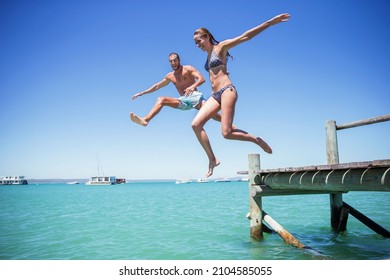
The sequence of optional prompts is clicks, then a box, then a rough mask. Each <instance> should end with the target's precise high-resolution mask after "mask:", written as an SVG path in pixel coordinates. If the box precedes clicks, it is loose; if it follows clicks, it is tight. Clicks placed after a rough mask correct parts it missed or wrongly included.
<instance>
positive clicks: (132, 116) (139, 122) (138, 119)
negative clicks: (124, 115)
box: [130, 112, 148, 126]
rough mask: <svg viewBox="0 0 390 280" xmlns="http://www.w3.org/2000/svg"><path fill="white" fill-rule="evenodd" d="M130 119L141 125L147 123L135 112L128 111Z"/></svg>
mask: <svg viewBox="0 0 390 280" xmlns="http://www.w3.org/2000/svg"><path fill="white" fill-rule="evenodd" d="M130 119H131V120H132V121H133V122H135V123H137V124H139V125H142V126H147V125H148V122H147V121H145V120H144V119H143V118H140V117H138V116H137V115H136V114H134V113H132V112H131V113H130Z"/></svg>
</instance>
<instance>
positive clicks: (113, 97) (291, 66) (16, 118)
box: [0, 0, 390, 179]
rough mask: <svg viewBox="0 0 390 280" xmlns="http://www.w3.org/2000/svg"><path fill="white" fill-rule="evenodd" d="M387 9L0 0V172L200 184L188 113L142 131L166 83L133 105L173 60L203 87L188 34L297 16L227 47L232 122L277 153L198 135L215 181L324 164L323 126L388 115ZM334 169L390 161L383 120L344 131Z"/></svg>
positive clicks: (370, 4)
mask: <svg viewBox="0 0 390 280" xmlns="http://www.w3.org/2000/svg"><path fill="white" fill-rule="evenodd" d="M388 8H389V4H388V3H387V1H378V0H376V1H353V0H345V1H336V0H330V1H311V0H303V1H283V0H281V1H259V0H241V1H228V2H226V1H219V0H214V1H203V0H200V1H192V2H191V1H157V0H155V1H151V0H145V1H73V0H67V1H62V0H60V1H20V0H13V1H10V0H6V1H4V0H3V1H1V3H0V38H1V39H0V40H1V44H0V61H1V63H0V81H1V83H0V104H1V109H0V127H1V134H0V158H1V159H0V175H25V176H26V177H27V178H88V177H89V176H93V175H96V174H97V155H98V157H99V160H100V162H101V164H102V166H103V170H104V174H105V175H115V176H117V177H125V178H128V179H158V178H162V179H169V178H173V179H175V178H200V177H202V176H203V175H204V173H205V172H206V171H207V166H208V161H207V157H206V155H205V153H204V152H203V150H202V148H201V146H200V144H199V143H198V142H197V140H196V138H195V135H194V133H193V131H192V129H191V125H190V124H191V120H192V118H193V117H194V116H195V113H196V111H187V112H182V111H178V110H174V109H171V108H164V109H163V111H162V112H161V113H160V114H159V115H158V116H157V117H156V118H155V119H154V120H153V121H152V122H151V123H150V124H149V126H148V127H141V126H138V125H136V124H134V123H131V122H130V121H129V117H128V115H129V112H130V111H133V112H135V113H137V114H139V115H144V114H146V113H147V112H148V111H149V110H150V108H151V107H152V106H153V105H154V103H155V100H156V98H157V97H158V96H177V92H176V90H175V88H174V86H173V85H168V86H167V87H165V88H163V89H161V90H159V91H157V92H155V93H152V94H149V95H145V96H142V97H140V98H138V99H137V100H131V99H130V97H131V96H132V95H133V94H135V93H137V92H139V91H142V90H145V89H147V88H149V87H150V86H151V85H152V84H154V83H155V82H157V81H160V80H161V79H162V78H163V77H164V76H165V74H166V73H168V72H169V71H171V68H170V66H169V63H168V58H167V56H168V54H169V53H170V52H172V51H175V52H178V53H179V54H180V55H181V59H182V64H191V65H193V66H195V67H196V68H198V70H200V72H201V73H202V74H203V75H204V76H205V78H206V83H205V84H204V85H202V86H201V87H200V88H199V90H201V91H202V92H203V93H204V94H205V95H206V97H209V95H210V91H211V86H210V83H209V81H208V78H207V73H206V72H205V70H204V69H203V65H204V62H205V59H206V54H205V53H203V52H202V51H201V50H199V49H198V48H197V47H196V46H195V44H194V42H193V38H192V36H193V32H194V30H196V29H197V28H199V27H206V28H208V29H209V30H210V31H211V33H213V35H214V36H215V37H216V39H218V40H223V39H227V38H231V37H235V36H238V35H240V34H241V33H242V32H244V31H246V30H247V29H249V28H252V27H254V26H256V25H258V24H261V23H262V22H263V21H265V20H267V19H269V18H271V17H273V16H275V15H277V14H279V13H284V12H288V13H290V14H291V19H290V21H289V22H287V23H281V24H279V25H276V26H274V27H272V28H270V29H268V30H266V31H265V32H264V33H262V34H260V35H259V36H257V37H255V38H254V39H253V40H251V41H249V42H247V43H245V44H242V45H240V46H237V47H236V48H234V49H232V50H231V54H232V55H233V56H234V58H235V60H234V61H230V62H229V65H228V68H229V71H230V73H231V79H232V81H233V83H234V84H235V86H236V88H237V90H238V93H239V100H238V104H237V107H236V116H235V121H234V123H235V124H236V125H237V126H239V127H240V128H242V129H244V130H247V131H249V132H251V133H252V134H256V135H259V136H262V137H264V139H266V140H267V141H268V142H269V144H270V145H271V146H272V148H273V150H274V153H273V154H272V155H267V154H265V153H264V152H262V151H261V150H260V149H259V148H258V147H257V146H255V145H254V144H252V143H245V142H237V141H229V140H225V139H224V138H223V137H222V135H221V133H220V125H219V123H216V122H214V121H212V120H211V121H210V122H209V123H208V124H207V125H206V130H207V132H208V133H209V137H210V140H211V144H212V146H213V148H214V151H215V154H216V156H217V157H218V159H219V160H220V161H221V165H220V166H219V167H217V168H216V169H215V170H214V176H213V177H214V178H219V177H233V176H236V173H237V171H242V170H247V155H248V154H250V153H260V154H261V164H262V168H278V167H290V166H306V165H316V164H326V153H325V122H326V121H327V120H335V121H336V122H337V123H338V124H342V123H345V122H351V121H356V120H361V119H365V118H371V117H376V116H381V115H385V114H389V113H390V94H389V90H388V89H389V83H390V79H389V78H390V68H389V65H390V55H389V52H388V50H389V49H390V48H389V46H390V44H389V43H390V32H389V31H388V26H390V19H389V17H388V15H387V11H388ZM338 140H339V152H340V161H341V162H352V161H366V160H374V159H385V158H387V159H388V158H390V145H389V143H390V123H389V122H386V123H381V124H375V125H371V126H365V127H360V128H353V129H349V130H343V131H339V132H338Z"/></svg>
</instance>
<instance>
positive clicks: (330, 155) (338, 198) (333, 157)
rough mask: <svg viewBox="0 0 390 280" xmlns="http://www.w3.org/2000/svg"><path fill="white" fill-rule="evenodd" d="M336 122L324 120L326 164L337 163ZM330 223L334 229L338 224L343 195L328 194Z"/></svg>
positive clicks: (336, 228)
mask: <svg viewBox="0 0 390 280" xmlns="http://www.w3.org/2000/svg"><path fill="white" fill-rule="evenodd" d="M336 129H337V128H336V122H335V121H327V122H326V158H327V161H328V164H339V150H338V144H337V131H336ZM329 199H330V224H331V227H332V228H333V229H334V230H338V227H339V225H340V217H341V216H340V215H341V209H342V208H343V195H342V194H340V193H337V194H336V193H335V194H330V195H329Z"/></svg>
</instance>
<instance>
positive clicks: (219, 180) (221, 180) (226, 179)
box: [215, 178, 231, 183]
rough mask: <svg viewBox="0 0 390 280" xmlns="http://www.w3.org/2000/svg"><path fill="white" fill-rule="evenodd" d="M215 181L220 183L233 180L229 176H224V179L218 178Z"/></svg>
mask: <svg viewBox="0 0 390 280" xmlns="http://www.w3.org/2000/svg"><path fill="white" fill-rule="evenodd" d="M215 182H216V183H220V182H231V180H230V179H228V178H223V179H216V180H215Z"/></svg>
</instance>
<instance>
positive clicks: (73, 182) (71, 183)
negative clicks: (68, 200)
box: [67, 181, 79, 185]
mask: <svg viewBox="0 0 390 280" xmlns="http://www.w3.org/2000/svg"><path fill="white" fill-rule="evenodd" d="M67 184H68V185H77V184H79V182H77V181H72V182H67Z"/></svg>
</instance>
